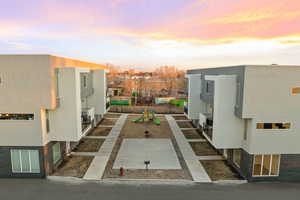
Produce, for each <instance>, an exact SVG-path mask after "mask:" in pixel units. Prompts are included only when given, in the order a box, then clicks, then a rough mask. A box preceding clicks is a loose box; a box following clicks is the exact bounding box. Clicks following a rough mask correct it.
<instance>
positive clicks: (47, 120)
mask: <svg viewBox="0 0 300 200" xmlns="http://www.w3.org/2000/svg"><path fill="white" fill-rule="evenodd" d="M46 129H47V133H49V132H50V121H49V111H48V110H46Z"/></svg>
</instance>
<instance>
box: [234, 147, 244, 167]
mask: <svg viewBox="0 0 300 200" xmlns="http://www.w3.org/2000/svg"><path fill="white" fill-rule="evenodd" d="M241 160H242V151H241V150H240V149H234V150H233V162H234V163H235V164H236V165H237V166H238V167H241Z"/></svg>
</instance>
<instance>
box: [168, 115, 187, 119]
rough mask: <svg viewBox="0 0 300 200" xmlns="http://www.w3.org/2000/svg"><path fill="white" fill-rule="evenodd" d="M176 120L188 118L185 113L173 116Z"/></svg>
mask: <svg viewBox="0 0 300 200" xmlns="http://www.w3.org/2000/svg"><path fill="white" fill-rule="evenodd" d="M172 117H173V118H174V119H175V120H188V118H187V117H186V116H184V115H182V116H172Z"/></svg>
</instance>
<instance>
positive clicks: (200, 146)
mask: <svg viewBox="0 0 300 200" xmlns="http://www.w3.org/2000/svg"><path fill="white" fill-rule="evenodd" d="M190 145H191V147H192V149H193V150H194V152H195V154H196V155H197V156H212V155H219V154H218V152H217V151H216V150H215V149H214V148H213V147H212V146H211V145H210V144H209V143H208V142H190Z"/></svg>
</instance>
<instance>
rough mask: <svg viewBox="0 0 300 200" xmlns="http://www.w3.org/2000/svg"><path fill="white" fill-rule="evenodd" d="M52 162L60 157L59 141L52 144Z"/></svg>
mask: <svg viewBox="0 0 300 200" xmlns="http://www.w3.org/2000/svg"><path fill="white" fill-rule="evenodd" d="M52 154H53V163H54V164H55V163H57V162H58V161H59V160H60V159H61V152H60V143H59V142H57V143H56V144H54V145H53V146H52Z"/></svg>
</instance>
